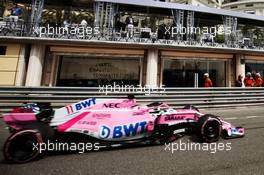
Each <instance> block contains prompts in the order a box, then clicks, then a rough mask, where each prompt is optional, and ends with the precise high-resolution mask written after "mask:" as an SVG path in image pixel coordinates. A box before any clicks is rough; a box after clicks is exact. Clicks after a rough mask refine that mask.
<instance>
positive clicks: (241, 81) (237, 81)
mask: <svg viewBox="0 0 264 175" xmlns="http://www.w3.org/2000/svg"><path fill="white" fill-rule="evenodd" d="M235 85H236V87H242V86H243V76H242V75H238V78H237V80H236V84H235Z"/></svg>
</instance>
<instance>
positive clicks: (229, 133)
mask: <svg viewBox="0 0 264 175" xmlns="http://www.w3.org/2000/svg"><path fill="white" fill-rule="evenodd" d="M3 119H4V121H5V122H6V123H7V124H8V126H9V129H10V132H11V135H10V136H9V137H8V138H7V140H6V142H5V144H4V149H3V152H4V157H5V159H6V160H7V161H10V162H15V163H25V162H29V161H31V160H33V159H35V158H37V157H39V156H40V155H42V153H40V151H39V150H37V149H33V145H36V144H41V143H46V142H47V141H49V140H57V139H58V138H60V136H62V135H63V134H65V133H67V134H74V136H73V137H70V136H69V135H68V136H66V137H61V138H63V139H66V140H67V138H68V140H70V141H71V139H75V138H76V137H82V136H85V139H87V140H89V139H91V140H92V139H94V140H97V141H99V142H100V143H101V144H105V145H106V146H111V145H114V144H119V145H126V144H132V143H139V142H141V143H150V144H154V143H167V142H170V141H172V138H175V137H176V138H177V136H180V135H183V134H185V133H195V134H196V135H197V138H198V139H200V141H202V142H208V143H211V142H216V141H218V139H219V138H220V137H223V138H237V137H242V136H244V128H242V127H234V126H232V125H231V124H230V123H228V122H225V121H223V120H222V119H220V118H219V117H217V116H214V115H211V114H202V113H201V112H199V110H198V109H197V108H195V107H193V106H191V105H187V106H185V107H184V108H182V109H174V108H172V107H170V106H168V105H167V104H165V103H162V102H154V103H151V104H148V105H139V104H137V103H136V101H135V99H134V98H133V96H129V97H128V98H127V99H97V98H90V99H87V100H83V101H80V102H78V103H74V104H71V105H68V106H65V107H62V108H59V109H56V110H53V109H52V108H51V107H50V104H43V103H36V104H26V105H25V106H23V107H20V108H16V109H13V111H12V112H11V113H8V114H4V115H3ZM69 138H70V139H69ZM174 140H175V139H174Z"/></svg>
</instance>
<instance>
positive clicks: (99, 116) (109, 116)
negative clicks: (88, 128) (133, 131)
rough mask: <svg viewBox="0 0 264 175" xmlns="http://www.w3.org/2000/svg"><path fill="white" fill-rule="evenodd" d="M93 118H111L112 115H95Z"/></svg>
mask: <svg viewBox="0 0 264 175" xmlns="http://www.w3.org/2000/svg"><path fill="white" fill-rule="evenodd" d="M92 117H93V118H97V119H103V118H111V114H93V115H92Z"/></svg>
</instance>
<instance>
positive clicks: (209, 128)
mask: <svg viewBox="0 0 264 175" xmlns="http://www.w3.org/2000/svg"><path fill="white" fill-rule="evenodd" d="M203 135H204V137H205V138H206V140H209V141H210V140H215V139H218V138H219V136H220V124H219V121H217V120H209V121H207V122H206V123H205V125H204V127H203Z"/></svg>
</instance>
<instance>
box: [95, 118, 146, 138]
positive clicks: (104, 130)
mask: <svg viewBox="0 0 264 175" xmlns="http://www.w3.org/2000/svg"><path fill="white" fill-rule="evenodd" d="M146 125H147V122H146V121H143V122H137V123H131V124H127V125H118V126H114V127H113V129H111V128H109V127H108V126H106V125H102V126H101V127H100V131H99V136H100V137H101V138H103V139H106V138H109V137H110V138H113V139H117V138H121V137H123V136H124V137H130V136H135V135H136V134H137V133H141V134H142V133H144V132H145V131H146Z"/></svg>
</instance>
